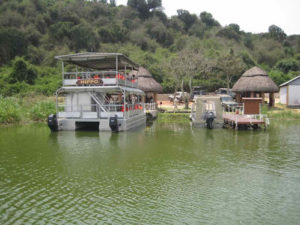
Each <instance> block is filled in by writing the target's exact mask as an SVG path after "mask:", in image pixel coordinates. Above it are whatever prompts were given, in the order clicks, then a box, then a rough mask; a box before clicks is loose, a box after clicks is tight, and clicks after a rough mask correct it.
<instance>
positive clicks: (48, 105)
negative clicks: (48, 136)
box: [29, 101, 56, 121]
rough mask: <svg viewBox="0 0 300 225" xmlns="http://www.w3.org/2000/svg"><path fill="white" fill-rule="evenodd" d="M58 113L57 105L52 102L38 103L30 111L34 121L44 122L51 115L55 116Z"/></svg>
mask: <svg viewBox="0 0 300 225" xmlns="http://www.w3.org/2000/svg"><path fill="white" fill-rule="evenodd" d="M55 111H56V109H55V103H54V102H51V101H42V102H38V103H37V104H36V105H35V106H33V108H32V109H31V110H30V112H29V114H30V118H31V119H32V120H34V121H44V120H46V119H47V117H48V116H49V115H50V114H54V113H55Z"/></svg>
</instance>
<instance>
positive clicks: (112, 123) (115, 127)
mask: <svg viewBox="0 0 300 225" xmlns="http://www.w3.org/2000/svg"><path fill="white" fill-rule="evenodd" d="M109 127H110V129H111V131H112V132H119V123H118V116H117V115H115V116H114V117H110V118H109Z"/></svg>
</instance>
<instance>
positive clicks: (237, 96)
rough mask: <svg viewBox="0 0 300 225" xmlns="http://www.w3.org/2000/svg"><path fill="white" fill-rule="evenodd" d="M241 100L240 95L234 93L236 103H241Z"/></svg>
mask: <svg viewBox="0 0 300 225" xmlns="http://www.w3.org/2000/svg"><path fill="white" fill-rule="evenodd" d="M241 100H242V98H241V93H236V101H237V102H238V103H241V102H242V101H241Z"/></svg>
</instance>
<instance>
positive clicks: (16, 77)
mask: <svg viewBox="0 0 300 225" xmlns="http://www.w3.org/2000/svg"><path fill="white" fill-rule="evenodd" d="M36 78H37V72H36V71H35V69H34V68H32V67H31V66H29V65H27V62H26V61H25V60H24V59H23V58H19V57H17V58H16V59H15V60H14V61H13V71H12V73H11V74H10V81H9V82H10V83H16V82H23V81H24V82H26V83H27V84H31V85H32V84H34V81H35V79H36Z"/></svg>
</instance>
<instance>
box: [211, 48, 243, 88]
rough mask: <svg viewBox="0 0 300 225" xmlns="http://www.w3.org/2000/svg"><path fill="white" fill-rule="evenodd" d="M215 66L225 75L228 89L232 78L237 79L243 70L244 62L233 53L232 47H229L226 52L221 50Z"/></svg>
mask: <svg viewBox="0 0 300 225" xmlns="http://www.w3.org/2000/svg"><path fill="white" fill-rule="evenodd" d="M216 68H217V69H219V70H220V71H221V72H222V73H223V74H224V75H225V79H226V86H227V91H228V90H229V89H230V87H231V85H232V81H233V79H235V78H236V79H237V78H238V77H239V75H240V74H241V73H242V71H243V70H244V64H243V62H242V60H241V58H240V57H238V56H237V55H235V53H234V51H233V49H230V51H229V52H228V53H224V52H223V53H221V54H220V55H219V57H218V59H217V63H216Z"/></svg>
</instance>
